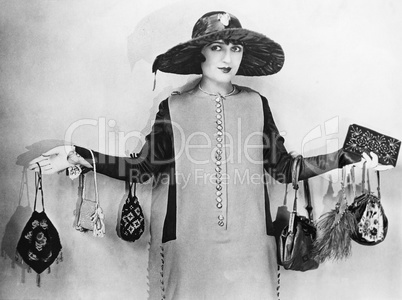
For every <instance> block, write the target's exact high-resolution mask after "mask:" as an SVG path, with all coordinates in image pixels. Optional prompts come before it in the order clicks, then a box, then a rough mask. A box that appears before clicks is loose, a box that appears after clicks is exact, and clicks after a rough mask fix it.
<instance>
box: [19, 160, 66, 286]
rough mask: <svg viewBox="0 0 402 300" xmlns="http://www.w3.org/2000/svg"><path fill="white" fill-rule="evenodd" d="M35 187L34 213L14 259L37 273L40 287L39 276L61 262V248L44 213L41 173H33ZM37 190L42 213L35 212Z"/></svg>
mask: <svg viewBox="0 0 402 300" xmlns="http://www.w3.org/2000/svg"><path fill="white" fill-rule="evenodd" d="M39 171H40V167H39ZM35 187H36V193H35V202H34V211H33V213H32V216H31V217H30V219H29V220H28V222H27V224H26V225H25V227H24V229H23V230H22V233H21V237H20V239H19V241H18V245H17V253H16V259H17V260H21V259H22V260H23V261H24V262H25V263H26V264H27V265H28V266H29V268H30V269H33V270H34V271H35V272H36V273H37V285H38V286H40V274H41V273H42V272H43V271H44V270H46V269H48V270H49V272H50V266H51V265H52V264H53V262H55V261H56V262H59V261H61V260H62V254H61V248H62V247H61V243H60V237H59V233H58V232H57V229H56V228H55V227H54V225H53V223H52V222H51V221H50V219H49V218H48V216H47V215H46V213H45V206H44V198H43V188H42V176H41V172H39V174H37V173H35ZM39 190H40V191H41V197H42V212H38V211H36V200H37V195H38V191H39ZM28 272H29V271H28Z"/></svg>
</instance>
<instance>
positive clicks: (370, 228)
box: [349, 164, 388, 246]
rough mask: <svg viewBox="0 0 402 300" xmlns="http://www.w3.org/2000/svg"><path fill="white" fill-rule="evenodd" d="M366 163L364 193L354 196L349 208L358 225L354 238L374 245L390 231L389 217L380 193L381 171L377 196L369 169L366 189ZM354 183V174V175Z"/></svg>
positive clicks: (363, 182) (378, 175) (358, 241)
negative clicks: (373, 189)
mask: <svg viewBox="0 0 402 300" xmlns="http://www.w3.org/2000/svg"><path fill="white" fill-rule="evenodd" d="M365 169H366V168H365V164H364V167H363V174H362V194H361V195H360V196H358V197H355V198H354V201H353V203H352V204H351V205H350V206H349V210H350V211H351V212H352V214H353V215H354V216H355V218H356V222H357V226H356V230H355V232H354V233H353V234H352V239H353V240H354V241H355V242H357V243H359V244H361V245H366V246H373V245H377V244H379V243H381V242H382V241H383V240H384V239H385V237H386V236H387V232H388V219H387V216H386V215H385V212H384V208H383V207H382V205H381V201H380V199H381V193H380V172H379V171H376V174H377V196H375V195H373V193H371V191H370V179H369V171H368V170H367V185H368V192H366V191H365V181H364V178H365V173H366V172H365ZM352 180H353V184H354V182H355V180H354V174H353V175H352Z"/></svg>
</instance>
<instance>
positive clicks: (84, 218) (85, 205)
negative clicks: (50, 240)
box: [75, 150, 105, 237]
mask: <svg viewBox="0 0 402 300" xmlns="http://www.w3.org/2000/svg"><path fill="white" fill-rule="evenodd" d="M90 152H91V155H92V160H93V171H94V175H93V176H94V184H95V201H93V200H91V199H88V198H87V197H86V193H85V176H86V175H84V174H83V173H81V174H80V177H79V179H80V182H79V190H80V192H79V197H80V200H79V203H78V208H77V210H76V213H75V216H76V220H75V228H76V229H77V230H78V231H83V232H86V231H92V232H93V235H94V236H96V237H103V236H104V235H105V222H104V219H105V215H104V213H103V210H102V208H101V207H100V204H99V195H98V183H97V180H96V164H95V157H94V154H93V152H92V150H90Z"/></svg>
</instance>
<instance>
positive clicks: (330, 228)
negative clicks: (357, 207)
mask: <svg viewBox="0 0 402 300" xmlns="http://www.w3.org/2000/svg"><path fill="white" fill-rule="evenodd" d="M345 176H346V167H343V169H342V180H341V188H342V190H341V194H340V196H339V198H338V202H337V203H336V206H335V209H333V210H331V211H329V212H327V213H325V214H323V215H322V216H321V217H320V218H319V219H318V222H317V239H316V240H315V241H314V250H313V255H314V258H315V259H316V260H317V261H319V262H320V263H323V262H324V261H326V260H329V259H332V260H339V259H345V258H347V257H349V256H350V255H351V251H352V247H351V235H352V234H353V233H354V231H355V229H356V219H355V217H354V215H353V214H352V213H351V211H350V210H349V209H348V204H347V196H346V191H345Z"/></svg>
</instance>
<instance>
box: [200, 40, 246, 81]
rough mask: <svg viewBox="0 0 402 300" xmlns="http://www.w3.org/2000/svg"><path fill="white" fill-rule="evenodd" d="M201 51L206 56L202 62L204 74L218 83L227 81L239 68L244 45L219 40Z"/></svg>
mask: <svg viewBox="0 0 402 300" xmlns="http://www.w3.org/2000/svg"><path fill="white" fill-rule="evenodd" d="M201 53H202V54H203V55H204V56H205V61H204V62H202V63H201V69H202V75H203V76H204V77H207V78H208V79H210V80H212V81H215V82H218V83H227V82H230V81H231V80H232V79H233V77H234V76H235V75H236V73H237V70H239V67H240V63H241V60H242V58H243V46H240V45H235V44H232V43H229V44H226V43H225V42H224V41H223V40H218V41H215V42H213V43H211V44H209V45H207V46H205V47H204V48H203V49H202V50H201Z"/></svg>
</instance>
